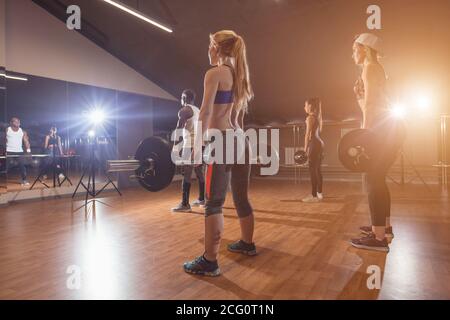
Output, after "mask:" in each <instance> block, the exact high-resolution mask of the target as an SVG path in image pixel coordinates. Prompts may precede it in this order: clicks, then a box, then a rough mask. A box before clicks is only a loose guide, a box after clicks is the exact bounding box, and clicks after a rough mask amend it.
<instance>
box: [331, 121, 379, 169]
mask: <svg viewBox="0 0 450 320" xmlns="http://www.w3.org/2000/svg"><path fill="white" fill-rule="evenodd" d="M374 141H375V137H374V134H373V133H372V132H370V131H369V130H365V129H356V130H353V131H350V132H349V133H347V134H345V135H344V136H343V137H342V139H341V141H340V142H339V146H338V157H339V161H340V162H341V163H342V165H343V166H344V167H345V168H346V169H348V170H350V171H353V172H367V170H368V169H369V168H370V161H371V159H372V158H373V155H374V151H375V150H373V148H374Z"/></svg>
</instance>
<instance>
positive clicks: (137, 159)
mask: <svg viewBox="0 0 450 320" xmlns="http://www.w3.org/2000/svg"><path fill="white" fill-rule="evenodd" d="M171 152H172V149H171V145H170V144H169V143H168V142H167V141H166V140H164V139H163V138H160V137H149V138H146V139H144V140H143V141H142V142H141V143H140V144H139V146H138V148H137V149H136V153H135V155H134V159H130V160H108V161H107V167H106V170H107V171H108V172H127V171H134V173H135V175H134V176H133V178H135V179H136V180H137V181H138V182H139V184H140V185H141V186H142V187H143V188H145V189H147V190H148V191H151V192H158V191H161V190H163V189H165V188H166V187H167V186H169V185H170V183H171V182H172V180H173V177H174V176H175V164H174V163H173V162H172V158H171Z"/></svg>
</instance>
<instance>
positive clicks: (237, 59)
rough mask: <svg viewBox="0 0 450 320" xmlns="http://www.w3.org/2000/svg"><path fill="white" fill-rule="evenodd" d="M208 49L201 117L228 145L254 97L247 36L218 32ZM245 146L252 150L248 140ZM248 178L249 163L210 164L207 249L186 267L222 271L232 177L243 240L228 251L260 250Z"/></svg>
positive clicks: (199, 271)
mask: <svg viewBox="0 0 450 320" xmlns="http://www.w3.org/2000/svg"><path fill="white" fill-rule="evenodd" d="M208 54H209V59H210V64H211V65H212V66H214V67H213V68H211V69H210V70H209V71H208V72H207V73H206V75H205V82H204V86H205V88H204V96H203V103H202V107H201V109H200V117H199V120H200V121H201V124H202V126H203V132H205V131H206V130H207V129H208V130H210V129H216V130H219V131H221V132H222V133H223V134H224V136H223V141H224V142H225V144H226V143H227V142H226V137H225V132H226V130H236V132H243V131H242V130H241V129H242V127H243V117H244V114H245V111H246V109H247V105H248V101H249V100H250V99H252V98H253V91H252V88H251V85H250V79H249V71H248V65H247V57H246V49H245V43H244V40H243V39H242V37H241V36H239V35H237V34H236V33H235V32H233V31H228V30H223V31H219V32H217V33H215V34H213V35H211V36H210V45H209V52H208ZM233 132H234V131H233ZM233 147H234V146H229V148H227V146H225V148H224V155H223V156H224V158H225V157H226V154H227V153H228V152H230V151H233V150H230V149H231V148H233ZM246 147H247V149H248V145H247V146H246ZM225 153H226V154H225ZM249 178H250V164H236V162H235V164H232V165H227V164H223V163H212V164H209V165H208V166H207V168H206V189H205V193H206V204H205V216H206V217H205V251H204V254H203V255H201V256H199V257H197V258H196V259H194V260H192V261H189V262H186V263H185V264H184V270H185V271H186V272H189V273H194V274H198V275H205V276H218V275H219V274H220V270H219V266H218V263H217V255H218V252H219V245H220V240H221V237H222V233H223V214H222V207H223V204H224V202H225V196H226V193H227V190H228V185H229V184H230V181H231V191H232V194H233V201H234V205H235V207H236V211H237V214H238V216H239V222H240V226H241V239H240V240H239V241H236V242H234V243H231V244H230V245H229V246H228V250H229V251H231V252H237V253H242V254H245V255H255V254H256V247H255V244H254V243H253V230H254V217H253V209H252V207H251V205H250V202H249V200H248V195H247V194H248V185H249Z"/></svg>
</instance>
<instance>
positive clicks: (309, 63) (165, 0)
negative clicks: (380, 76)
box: [34, 0, 450, 121]
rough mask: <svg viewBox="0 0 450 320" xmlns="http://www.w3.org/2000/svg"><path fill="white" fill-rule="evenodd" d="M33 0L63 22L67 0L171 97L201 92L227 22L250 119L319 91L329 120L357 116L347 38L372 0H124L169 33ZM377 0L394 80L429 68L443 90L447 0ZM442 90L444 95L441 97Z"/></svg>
mask: <svg viewBox="0 0 450 320" xmlns="http://www.w3.org/2000/svg"><path fill="white" fill-rule="evenodd" d="M34 2H35V3H37V4H39V5H40V6H42V7H43V8H44V9H46V10H47V11H49V12H50V13H51V14H53V15H55V16H56V17H58V18H59V19H61V20H65V17H66V16H67V15H66V13H65V10H66V6H68V5H71V4H76V5H79V6H80V7H81V12H82V19H83V20H82V30H81V33H82V34H83V35H84V36H86V37H87V38H89V39H91V40H92V41H94V42H95V43H97V44H98V45H99V46H101V47H102V48H104V49H105V50H107V51H108V52H110V53H111V54H113V55H115V56H116V57H118V58H119V59H120V60H122V61H123V62H125V63H127V64H128V65H129V66H131V67H132V68H134V69H135V70H137V71H138V72H140V73H142V74H143V75H144V76H146V77H147V78H149V79H150V80H152V81H154V82H155V83H157V84H158V85H160V86H161V87H162V88H164V89H165V90H167V91H168V92H170V93H172V94H173V95H175V96H178V95H179V94H180V92H181V90H182V89H183V88H187V87H190V88H194V89H195V90H196V91H197V92H198V93H199V94H198V96H199V99H201V95H202V94H201V93H202V83H203V74H204V72H205V71H206V70H207V68H208V67H209V66H208V59H207V48H208V35H209V33H211V32H215V31H217V30H220V29H233V30H235V31H236V32H238V33H240V34H241V35H243V37H244V39H245V40H246V42H247V47H248V57H249V62H250V69H251V77H252V82H253V85H254V89H255V96H256V97H255V101H254V102H253V103H252V105H251V113H252V116H253V117H255V118H257V119H261V120H265V121H267V120H269V119H273V120H281V121H283V120H284V121H286V120H292V119H294V118H302V117H303V112H302V111H301V108H302V105H303V101H304V99H305V98H308V97H310V96H320V97H321V98H322V100H323V105H324V113H325V117H326V118H329V119H345V118H348V117H357V116H359V111H358V107H357V105H356V102H355V101H354V98H353V91H352V88H353V82H354V80H355V78H356V76H357V73H358V70H357V68H356V67H355V66H354V65H353V63H352V60H351V45H352V41H353V37H354V35H355V34H357V33H360V32H367V30H366V19H367V17H368V15H367V14H366V9H367V7H368V6H369V5H370V4H373V2H374V1H365V0H226V1H224V0H147V1H145V0H127V1H126V0H122V2H123V3H125V4H127V5H129V6H131V7H133V8H136V9H137V10H139V11H140V12H142V13H144V14H146V15H147V16H149V17H152V18H155V19H156V20H158V21H160V22H163V23H165V24H167V25H169V26H171V27H172V28H173V29H174V33H173V34H168V33H166V32H164V31H162V30H159V29H157V28H155V27H153V26H151V25H150V24H147V23H145V22H142V21H140V20H138V19H136V18H134V17H132V16H130V15H128V14H125V13H123V12H122V11H120V10H117V9H116V8H114V7H112V6H111V5H109V4H107V3H105V2H103V1H97V0H96V1H92V0H34ZM375 2H376V4H378V5H380V6H381V8H382V23H383V29H382V30H381V31H378V34H379V35H381V36H382V37H383V39H384V40H385V41H384V42H385V45H386V51H387V57H386V69H387V71H388V73H389V74H391V79H393V82H395V86H394V87H395V88H397V89H398V88H401V87H402V86H401V85H400V83H405V79H411V77H415V76H417V77H419V76H420V77H432V76H433V77H434V78H433V79H436V77H438V80H437V82H438V84H436V87H442V88H446V89H447V90H446V91H450V90H448V89H450V85H449V76H448V74H450V64H449V62H448V56H449V54H450V50H449V45H448V43H449V41H445V40H446V39H447V40H448V39H449V32H450V31H449V30H450V22H449V21H450V1H448V0H430V1H424V0H383V1H375ZM442 40H444V42H442ZM431 41H432V42H431ZM430 45H431V46H432V47H431V48H430ZM423 46H428V48H429V50H428V51H424V50H422V49H423ZM433 50H435V51H433ZM438 62H440V63H441V65H440V66H437V65H436V64H437V63H438ZM412 70H413V71H412ZM437 70H438V71H437ZM436 71H437V73H436ZM441 98H442V101H443V102H444V101H446V102H449V97H448V95H442V97H441ZM447 105H449V103H447Z"/></svg>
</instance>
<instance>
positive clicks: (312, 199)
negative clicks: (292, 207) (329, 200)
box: [302, 196, 320, 203]
mask: <svg viewBox="0 0 450 320" xmlns="http://www.w3.org/2000/svg"><path fill="white" fill-rule="evenodd" d="M302 201H303V202H307V203H315V202H319V201H320V200H319V198H317V197H313V196H307V197H306V198H304V199H303V200H302Z"/></svg>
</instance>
